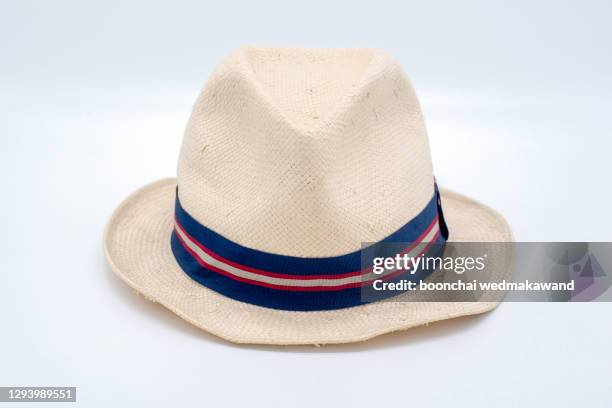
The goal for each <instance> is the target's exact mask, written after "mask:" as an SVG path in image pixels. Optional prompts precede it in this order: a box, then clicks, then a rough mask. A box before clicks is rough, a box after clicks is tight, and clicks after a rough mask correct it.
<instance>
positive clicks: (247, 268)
mask: <svg viewBox="0 0 612 408" xmlns="http://www.w3.org/2000/svg"><path fill="white" fill-rule="evenodd" d="M175 222H176V226H177V227H178V228H180V230H181V231H182V232H183V233H184V234H185V235H186V236H187V237H189V239H190V240H191V241H192V242H193V243H194V244H196V245H197V246H198V247H199V248H200V249H201V250H202V251H204V252H205V253H206V254H208V255H209V256H210V257H212V258H215V259H216V260H217V261H219V262H223V263H225V264H227V265H231V266H233V267H235V268H238V269H242V270H245V271H248V272H252V273H256V274H258V275H263V276H268V277H270V278H281V279H295V280H313V279H342V278H350V277H353V276H357V275H366V274H368V273H370V272H371V271H372V267H369V268H365V269H362V270H359V271H354V272H347V273H341V274H337V275H288V274H284V273H277V272H268V271H263V270H261V269H256V268H252V267H250V266H246V265H242V264H239V263H236V262H233V261H230V260H229V259H226V258H223V257H222V256H221V255H218V254H216V253H215V252H213V251H211V250H210V249H208V248H206V247H205V246H204V245H202V244H201V243H200V242H199V241H198V240H196V239H195V238H194V237H193V236H191V235H190V234H189V233H188V232H187V231H186V230H185V228H183V226H182V225H181V223H180V222H179V221H178V219H175ZM437 222H438V216H437V215H436V217H435V218H434V220H433V221H432V223H431V224H430V225H429V226H428V227H427V228H426V229H425V231H424V232H423V233H422V234H421V235H420V236H419V237H418V238H417V239H416V240H415V241H414V242H413V243H412V244H411V245H409V246H408V247H407V248H406V249H405V250H404V251H402V252H401V253H400V254H399V255H404V254H405V253H407V252H410V251H411V250H412V249H413V248H414V247H416V246H417V245H419V244H420V243H421V241H422V240H423V239H424V238H425V236H427V234H429V232H430V231H431V229H432V228H433V227H434V226H435V225H436V223H437ZM177 235H178V234H177ZM181 242H182V243H183V244H185V243H184V242H183V240H182V239H181ZM183 246H185V245H183ZM186 249H188V250H190V249H189V248H186ZM196 257H197V255H196ZM197 258H199V257H197Z"/></svg>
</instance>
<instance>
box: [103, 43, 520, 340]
mask: <svg viewBox="0 0 612 408" xmlns="http://www.w3.org/2000/svg"><path fill="white" fill-rule="evenodd" d="M440 203H441V205H440ZM442 209H443V212H442ZM444 220H446V225H447V227H448V231H446V226H445V223H444ZM447 239H448V240H450V241H489V242H490V241H511V240H512V233H511V231H510V228H509V226H508V225H507V223H506V222H505V221H504V219H503V218H502V216H501V215H499V214H498V213H496V212H495V211H493V210H492V209H490V208H488V207H486V206H484V205H482V204H480V203H478V202H476V201H473V200H471V199H469V198H466V197H464V196H461V195H459V194H457V193H453V192H450V191H448V190H445V189H440V190H439V192H438V190H437V188H436V186H435V181H434V175H433V169H432V162H431V158H430V152H429V144H428V139H427V133H426V130H425V124H424V121H423V117H422V113H421V110H420V107H419V103H418V100H417V98H416V95H415V93H414V91H413V89H412V87H411V85H410V83H409V82H408V80H407V79H406V78H405V76H404V74H403V73H402V70H401V68H400V67H399V66H398V64H397V63H396V62H395V61H394V60H393V59H392V57H391V56H389V55H388V54H387V53H385V52H384V51H381V50H374V49H288V48H255V47H245V48H240V49H238V50H236V51H235V52H233V53H232V54H231V55H229V56H228V57H227V58H226V59H225V60H224V61H223V62H222V63H221V64H220V65H219V66H218V68H217V69H216V70H215V72H214V73H213V74H212V76H211V78H210V79H209V81H208V83H207V85H206V86H205V87H204V89H203V90H202V92H201V94H200V96H199V97H198V99H197V101H196V103H195V106H194V108H193V112H192V114H191V118H190V120H189V123H188V125H187V129H186V131H185V135H184V140H183V145H182V149H181V153H180V157H179V162H178V177H177V178H176V179H165V180H161V181H157V182H155V183H153V184H150V185H148V186H146V187H143V188H142V189H140V190H138V191H137V192H135V193H134V194H132V195H131V196H130V197H129V198H127V199H126V200H125V201H124V202H123V203H122V204H121V205H120V206H119V208H118V209H117V210H116V211H115V213H114V214H113V216H112V217H111V219H110V221H109V224H108V226H107V229H106V232H105V237H104V244H105V252H106V257H107V259H108V261H109V263H110V265H111V267H112V269H113V271H114V272H115V273H116V274H117V275H118V276H119V277H120V278H121V279H122V280H124V281H125V282H126V283H127V284H128V285H130V286H131V287H132V288H134V289H135V290H136V291H137V292H140V293H142V294H143V295H144V296H146V297H147V298H148V299H150V300H152V301H154V302H158V303H160V304H162V305H164V306H165V307H167V308H168V309H170V310H171V311H173V312H174V313H176V314H177V315H179V316H180V317H182V318H183V319H185V320H187V321H188V322H190V323H192V324H194V325H195V326H197V327H200V328H202V329H204V330H206V331H208V332H210V333H213V334H215V335H217V336H219V337H222V338H224V339H227V340H229V341H232V342H237V343H259V344H325V343H347V342H354V341H361V340H366V339H369V338H371V337H374V336H378V335H380V334H383V333H387V332H392V331H397V330H404V329H408V328H410V327H414V326H417V325H423V324H426V323H429V322H433V321H438V320H443V319H449V318H453V317H458V316H463V315H470V314H476V313H482V312H486V311H488V310H491V309H492V308H494V307H495V305H496V303H495V302H488V303H483V302H463V303H459V302H431V301H428V299H427V298H423V297H421V298H416V299H411V297H410V296H412V295H411V294H409V293H405V294H401V295H399V296H398V297H397V300H396V299H395V298H394V301H376V302H371V303H366V302H363V300H362V299H361V298H360V297H359V290H360V285H363V282H364V281H365V280H367V279H368V277H367V276H365V275H364V273H365V274H366V275H367V271H366V272H364V271H363V270H362V269H360V266H359V254H360V250H361V245H362V243H377V242H386V241H392V242H400V241H406V242H408V241H416V240H420V241H422V242H423V243H426V242H430V241H435V242H439V243H443V242H444V241H445V240H447ZM489 266H490V267H491V268H493V269H496V270H497V271H498V273H502V274H504V273H508V272H509V269H510V265H509V260H508V259H507V257H500V258H499V259H497V260H495V261H494V262H492V264H491V265H489ZM355 268H356V269H355ZM364 276H365V278H364ZM364 279H365V280H364ZM401 300H404V301H401ZM410 300H412V301H410ZM415 300H417V301H415Z"/></svg>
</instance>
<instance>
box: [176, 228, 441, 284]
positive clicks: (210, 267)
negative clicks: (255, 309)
mask: <svg viewBox="0 0 612 408" xmlns="http://www.w3.org/2000/svg"><path fill="white" fill-rule="evenodd" d="M179 225H180V224H179ZM181 230H182V231H184V230H183V229H182V228H181ZM186 235H187V236H189V235H188V234H186ZM439 235H440V232H439V231H438V232H436V234H435V236H434V238H433V239H432V240H431V241H430V242H429V243H428V244H427V246H426V247H425V249H424V250H423V251H422V252H421V253H420V254H419V255H417V257H418V256H421V255H423V254H424V253H425V252H427V250H428V249H429V247H431V245H433V244H434V243H435V242H436V240H437V238H438V236H439ZM176 236H177V238H178V239H179V241H180V242H181V244H182V245H183V247H184V248H185V250H187V252H189V254H191V256H192V257H193V258H194V259H195V260H196V262H198V264H200V265H201V266H203V267H205V268H206V269H209V270H212V271H214V272H217V273H219V274H221V275H223V276H226V277H228V278H230V279H233V280H236V281H239V282H243V283H248V284H253V285H257V286H264V287H267V288H271V289H281V290H288V291H303V292H306V291H338V290H343V289H348V288H354V287H359V286H364V285H366V284H368V283H370V282H374V281H375V280H377V279H381V280H388V279H390V278H392V277H394V276H397V275H399V274H401V273H405V272H407V271H409V269H400V270H397V271H395V272H393V273H391V274H389V275H386V276H383V277H380V278H375V279H370V280H367V281H363V282H354V283H347V284H343V285H337V286H310V287H300V286H286V285H276V284H272V283H267V282H260V281H255V280H252V279H247V278H243V277H240V276H236V275H234V274H231V273H229V272H227V271H224V270H223V269H220V268H217V267H216V266H213V265H210V264H208V263H206V262H205V261H204V260H203V259H201V258H200V257H199V256H198V255H197V254H196V253H195V252H194V251H193V250H192V249H191V248H189V246H188V245H187V243H186V242H185V241H184V240H183V238H182V237H181V236H180V234H176ZM195 243H196V244H198V243H197V242H195ZM198 246H199V245H198Z"/></svg>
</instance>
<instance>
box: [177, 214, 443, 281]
mask: <svg viewBox="0 0 612 408" xmlns="http://www.w3.org/2000/svg"><path fill="white" fill-rule="evenodd" d="M438 229H439V226H438V223H436V224H435V225H434V226H433V227H432V228H431V230H430V231H429V233H427V235H426V236H425V237H423V239H422V240H421V242H420V243H419V244H418V245H416V246H415V247H414V248H413V249H412V250H411V251H410V252H408V253H407V255H408V256H409V257H415V256H417V255H419V254H420V253H421V252H423V250H424V249H425V247H426V246H427V244H428V243H429V242H430V241H431V240H432V239H433V238H434V237H435V236H436V233H437V232H438ZM175 230H176V232H177V234H178V235H179V236H180V237H181V239H182V240H183V242H184V243H185V244H186V245H187V247H189V249H190V250H191V251H193V252H194V253H195V254H196V255H197V257H198V258H200V260H201V261H203V262H204V263H206V264H208V265H212V266H214V267H216V268H219V269H221V270H223V271H225V272H227V273H229V274H231V275H234V276H237V277H240V278H243V279H249V280H252V281H256V282H264V283H268V284H272V285H279V286H294V287H313V286H325V287H333V286H341V285H346V284H350V283H358V282H363V281H368V280H371V279H381V278H383V277H384V276H385V275H387V274H389V273H393V272H395V271H387V272H384V273H383V274H378V275H377V274H374V273H373V272H370V273H368V274H366V275H355V276H349V277H345V278H325V279H287V278H276V277H272V276H266V275H260V274H258V273H254V272H250V271H246V270H244V269H241V268H237V267H235V266H232V265H228V264H226V263H224V262H221V261H219V260H217V259H215V258H213V257H212V256H210V255H208V254H207V253H206V252H204V251H203V250H202V248H200V247H199V246H198V245H197V244H196V243H195V242H193V241H192V240H191V239H190V238H189V237H188V236H187V235H186V234H185V233H184V232H183V230H182V229H181V227H180V226H178V225H177V226H176V228H175Z"/></svg>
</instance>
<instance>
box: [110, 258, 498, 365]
mask: <svg viewBox="0 0 612 408" xmlns="http://www.w3.org/2000/svg"><path fill="white" fill-rule="evenodd" d="M104 267H105V270H106V277H107V280H108V283H109V285H110V287H111V288H112V290H113V291H114V292H115V293H116V294H117V295H118V296H119V297H120V298H121V299H122V301H124V302H125V303H126V304H128V305H129V306H130V307H132V308H135V309H137V310H138V311H139V312H141V314H142V315H143V316H146V317H147V318H149V319H151V320H152V321H154V322H157V323H160V324H163V325H166V326H169V327H171V328H172V329H173V330H178V331H180V332H183V333H184V334H187V335H190V336H194V337H197V338H200V339H202V340H205V341H209V342H211V343H216V344H223V345H225V346H230V347H236V348H242V349H253V350H261V351H267V352H285V353H342V352H360V351H369V350H373V349H387V348H399V347H410V345H412V344H416V343H420V342H424V341H429V340H432V339H439V338H442V337H449V336H453V335H457V334H459V333H461V332H464V331H468V330H472V329H475V328H476V326H478V325H479V324H481V323H482V322H483V321H484V319H486V318H487V315H488V313H484V314H479V315H472V316H462V317H458V318H454V319H449V320H442V321H439V322H433V323H430V324H427V325H423V326H417V327H413V328H411V329H408V330H403V331H397V332H393V333H387V334H383V335H380V336H377V337H375V338H373V339H370V340H366V341H361V342H357V343H346V344H325V345H320V346H314V345H289V346H279V345H252V344H236V343H232V342H229V341H227V340H224V339H221V338H219V337H217V336H214V335H212V334H210V333H208V332H206V331H204V330H202V329H200V328H198V327H196V326H194V325H192V324H191V323H189V322H187V321H186V320H183V319H181V318H180V317H178V316H177V315H175V314H174V313H173V312H171V311H170V310H169V309H167V308H166V307H164V306H162V305H160V304H159V303H155V302H152V301H150V300H148V299H146V298H145V297H144V296H142V295H139V294H137V293H136V292H135V291H134V290H132V289H131V288H130V287H129V286H128V285H126V284H124V283H123V282H122V281H121V279H119V278H118V277H117V276H116V275H115V274H114V273H113V271H112V270H111V268H110V267H109V266H108V264H107V263H106V262H104Z"/></svg>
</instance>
